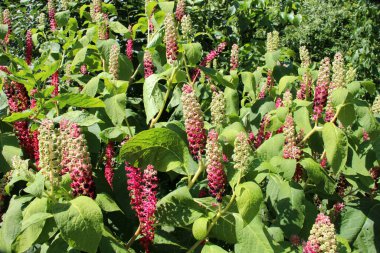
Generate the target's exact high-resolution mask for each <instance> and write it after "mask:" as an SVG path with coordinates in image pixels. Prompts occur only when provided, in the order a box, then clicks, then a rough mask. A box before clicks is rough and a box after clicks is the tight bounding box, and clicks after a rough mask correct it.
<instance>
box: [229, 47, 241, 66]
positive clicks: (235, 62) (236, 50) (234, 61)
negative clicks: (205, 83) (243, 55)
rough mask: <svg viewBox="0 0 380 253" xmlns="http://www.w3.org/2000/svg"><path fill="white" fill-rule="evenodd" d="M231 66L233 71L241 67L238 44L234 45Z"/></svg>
mask: <svg viewBox="0 0 380 253" xmlns="http://www.w3.org/2000/svg"><path fill="white" fill-rule="evenodd" d="M230 66H231V70H235V69H237V68H238V67H239V46H238V45H236V44H233V45H232V49H231V59H230Z"/></svg>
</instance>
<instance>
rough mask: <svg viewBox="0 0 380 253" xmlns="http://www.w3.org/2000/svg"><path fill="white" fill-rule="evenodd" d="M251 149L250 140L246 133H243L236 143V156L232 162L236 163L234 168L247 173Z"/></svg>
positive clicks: (239, 135)
mask: <svg viewBox="0 0 380 253" xmlns="http://www.w3.org/2000/svg"><path fill="white" fill-rule="evenodd" d="M250 150H251V147H250V146H249V140H248V138H247V136H246V134H245V133H243V132H241V133H239V134H238V136H237V138H236V139H235V143H234V156H233V157H232V160H233V161H234V163H235V164H234V168H235V169H237V170H241V171H242V172H244V171H246V170H247V169H248V166H249V155H250Z"/></svg>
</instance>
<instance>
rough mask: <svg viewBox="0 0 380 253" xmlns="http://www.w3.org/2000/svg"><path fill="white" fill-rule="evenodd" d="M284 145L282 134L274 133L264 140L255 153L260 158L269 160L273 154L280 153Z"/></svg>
mask: <svg viewBox="0 0 380 253" xmlns="http://www.w3.org/2000/svg"><path fill="white" fill-rule="evenodd" d="M283 146H284V135H283V134H276V135H275V136H273V137H272V138H269V139H268V140H266V141H265V142H264V143H263V144H262V145H261V146H260V147H259V148H258V149H257V150H256V153H257V155H258V156H259V158H261V159H262V160H269V159H270V158H271V157H273V156H278V155H280V156H281V155H282V151H281V150H282V147H283Z"/></svg>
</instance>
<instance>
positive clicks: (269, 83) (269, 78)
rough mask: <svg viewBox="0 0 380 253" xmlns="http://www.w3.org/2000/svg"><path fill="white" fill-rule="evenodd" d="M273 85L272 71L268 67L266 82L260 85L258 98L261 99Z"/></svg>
mask: <svg viewBox="0 0 380 253" xmlns="http://www.w3.org/2000/svg"><path fill="white" fill-rule="evenodd" d="M272 86H273V78H272V71H271V70H269V69H268V72H267V81H266V83H265V84H264V85H263V86H262V87H261V89H260V93H259V99H263V98H265V96H266V93H267V92H268V91H270V89H271V88H272Z"/></svg>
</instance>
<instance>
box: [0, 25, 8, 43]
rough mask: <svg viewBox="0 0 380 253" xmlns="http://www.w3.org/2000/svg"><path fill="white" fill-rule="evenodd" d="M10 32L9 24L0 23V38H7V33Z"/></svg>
mask: <svg viewBox="0 0 380 253" xmlns="http://www.w3.org/2000/svg"><path fill="white" fill-rule="evenodd" d="M7 33H8V25H6V24H0V40H3V39H4V38H5V35H7Z"/></svg>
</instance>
